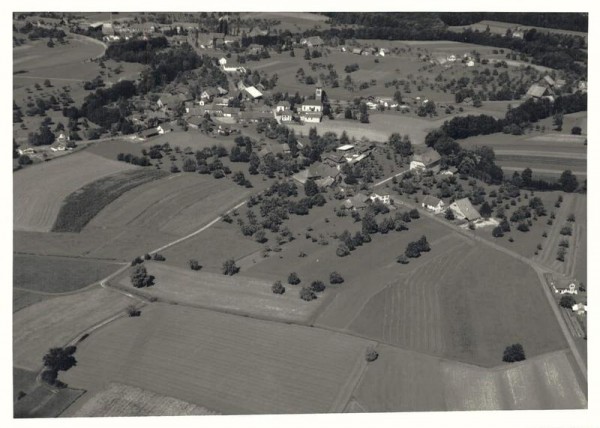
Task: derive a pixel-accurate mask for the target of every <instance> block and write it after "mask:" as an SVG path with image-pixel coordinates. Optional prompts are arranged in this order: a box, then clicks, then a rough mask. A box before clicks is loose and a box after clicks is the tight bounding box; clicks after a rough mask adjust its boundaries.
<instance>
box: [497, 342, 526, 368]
mask: <svg viewBox="0 0 600 428" xmlns="http://www.w3.org/2000/svg"><path fill="white" fill-rule="evenodd" d="M523 360H525V351H524V350H523V346H522V345H521V344H520V343H515V344H514V345H510V346H507V347H506V349H505V350H504V355H503V356H502V361H504V362H507V363H514V362H516V361H523Z"/></svg>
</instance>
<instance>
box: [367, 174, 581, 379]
mask: <svg viewBox="0 0 600 428" xmlns="http://www.w3.org/2000/svg"><path fill="white" fill-rule="evenodd" d="M389 179H391V177H390V178H389ZM389 179H386V180H383V181H380V182H379V183H377V184H375V186H379V185H381V184H383V183H384V182H386V181H387V180H389ZM392 199H393V200H394V203H396V204H397V205H404V206H407V207H409V208H416V209H418V210H419V211H420V212H421V213H423V214H424V215H425V216H427V217H429V218H430V219H432V220H434V221H437V222H438V223H440V224H443V225H444V226H446V227H448V228H450V229H452V230H454V231H455V232H458V233H460V234H462V235H465V236H468V237H469V238H471V239H473V240H475V241H478V242H481V243H482V244H484V245H487V246H488V247H491V248H493V249H495V250H497V251H501V252H503V253H505V254H507V255H509V256H511V257H513V258H515V259H518V260H520V261H522V262H523V263H526V264H527V265H529V266H531V267H532V268H533V269H534V270H535V272H536V273H537V274H538V277H539V279H540V281H539V284H540V286H541V287H542V290H543V292H544V295H545V296H546V298H547V300H548V304H549V305H550V307H551V308H552V311H553V312H554V315H555V317H556V320H557V322H558V325H559V326H560V328H561V331H562V333H563V335H564V336H565V339H566V341H567V343H568V344H569V347H570V349H571V352H572V353H573V356H574V357H575V361H577V365H578V366H579V369H580V370H581V374H582V375H583V377H584V378H585V380H586V381H587V367H586V364H585V362H584V360H583V358H582V357H581V354H580V352H579V348H578V347H577V346H576V344H575V341H574V340H573V336H572V335H571V332H570V330H569V328H568V326H567V324H566V323H565V320H564V319H563V317H562V315H561V314H560V308H559V307H558V305H557V304H556V301H555V300H554V296H553V295H552V293H551V292H550V289H549V288H548V286H547V285H546V280H545V278H544V273H546V272H551V273H554V274H557V275H558V273H557V272H555V271H554V270H552V269H550V268H548V267H546V266H542V265H540V264H539V263H537V262H535V261H533V260H531V259H528V258H527V257H524V256H522V255H521V254H518V253H516V252H514V251H512V250H510V249H508V248H505V247H503V246H501V245H498V244H496V243H495V242H493V241H490V240H488V239H485V238H482V237H480V236H477V235H475V233H474V232H473V231H471V230H468V229H463V228H461V227H459V226H457V225H455V224H452V223H450V222H448V221H447V220H445V219H442V218H440V217H438V216H435V215H434V214H432V213H430V212H429V211H426V210H424V209H422V208H421V207H419V206H418V205H415V204H412V203H410V202H407V201H404V200H401V199H399V198H394V197H392Z"/></svg>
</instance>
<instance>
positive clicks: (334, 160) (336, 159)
mask: <svg viewBox="0 0 600 428" xmlns="http://www.w3.org/2000/svg"><path fill="white" fill-rule="evenodd" d="M322 159H323V162H325V163H326V164H327V165H331V166H337V165H341V164H343V163H346V158H345V157H344V155H336V154H332V153H329V154H327V155H325V156H323V157H322Z"/></svg>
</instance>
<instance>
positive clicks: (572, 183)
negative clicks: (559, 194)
mask: <svg viewBox="0 0 600 428" xmlns="http://www.w3.org/2000/svg"><path fill="white" fill-rule="evenodd" d="M558 183H559V184H560V186H561V188H562V190H563V191H565V192H567V193H571V192H574V191H575V190H577V187H578V186H579V183H578V182H577V177H575V175H573V173H572V172H571V171H570V170H565V171H563V173H562V174H561V175H560V179H559V180H558Z"/></svg>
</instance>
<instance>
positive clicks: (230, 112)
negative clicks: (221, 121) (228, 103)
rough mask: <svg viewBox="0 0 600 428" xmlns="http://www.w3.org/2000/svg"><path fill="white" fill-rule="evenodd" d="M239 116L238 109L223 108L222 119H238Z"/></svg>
mask: <svg viewBox="0 0 600 428" xmlns="http://www.w3.org/2000/svg"><path fill="white" fill-rule="evenodd" d="M239 115H240V108H239V107H223V116H224V117H238V116H239Z"/></svg>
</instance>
